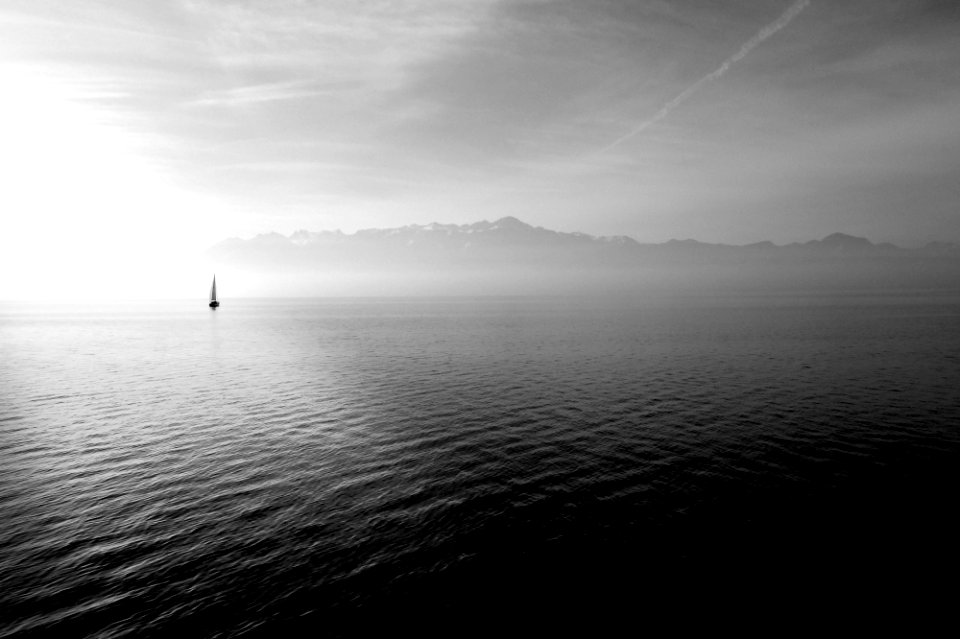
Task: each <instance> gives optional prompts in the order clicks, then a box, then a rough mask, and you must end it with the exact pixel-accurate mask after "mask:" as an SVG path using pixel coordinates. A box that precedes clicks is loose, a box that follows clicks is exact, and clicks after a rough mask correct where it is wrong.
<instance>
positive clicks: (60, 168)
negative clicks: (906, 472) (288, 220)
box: [0, 66, 222, 300]
mask: <svg viewBox="0 0 960 639" xmlns="http://www.w3.org/2000/svg"><path fill="white" fill-rule="evenodd" d="M0 83H2V85H3V86H4V87H5V88H6V99H5V100H3V101H0V139H2V140H3V144H2V145H0V172H2V175H3V176H4V187H3V188H2V189H0V210H3V211H4V232H3V234H2V236H0V269H2V272H3V273H4V275H3V278H2V279H0V299H31V300H47V299H55V300H71V299H131V298H155V297H178V296H179V297H183V296H186V295H190V294H191V287H192V288H195V289H196V291H197V292H198V293H200V292H201V291H202V290H203V287H204V284H203V281H204V280H206V279H207V278H208V273H209V270H210V268H211V265H210V264H209V263H207V262H206V261H205V260H204V259H203V258H202V250H203V249H204V248H206V247H207V246H209V245H210V244H211V243H213V242H214V241H216V240H217V239H220V237H221V236H222V233H218V232H217V230H216V227H215V225H214V223H213V222H214V220H213V219H212V217H211V216H210V215H209V211H207V215H204V216H197V215H195V209H196V208H197V207H198V206H200V205H201V202H202V200H201V198H198V197H193V198H191V197H189V196H188V195H186V194H185V193H183V192H182V191H180V190H178V189H176V188H174V187H172V186H170V184H169V183H168V181H167V180H166V179H165V178H164V176H163V175H162V174H161V173H160V172H159V171H158V170H157V169H156V168H155V167H151V166H150V165H149V164H148V163H147V162H145V161H144V160H143V158H142V157H141V156H140V155H139V153H138V152H137V149H136V146H135V144H134V141H135V140H134V139H133V136H132V135H130V134H129V133H128V132H126V131H123V130H122V129H119V128H118V127H115V126H111V125H110V123H109V122H108V121H106V120H105V118H104V117H102V116H101V114H100V113H98V111H97V110H96V109H94V108H92V107H91V106H90V105H89V104H87V103H85V102H84V101H83V100H82V96H81V95H71V94H70V93H69V92H68V91H66V90H65V89H64V87H63V85H62V84H58V83H56V82H54V81H51V80H49V79H45V78H43V77H38V76H37V75H35V74H28V73H24V72H23V71H21V70H19V69H17V68H16V67H12V66H4V67H0Z"/></svg>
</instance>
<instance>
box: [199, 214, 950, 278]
mask: <svg viewBox="0 0 960 639" xmlns="http://www.w3.org/2000/svg"><path fill="white" fill-rule="evenodd" d="M208 253H209V255H210V257H212V258H213V259H214V260H215V261H216V262H217V263H218V264H220V265H221V266H220V267H218V268H228V269H230V268H232V269H241V270H247V271H249V272H255V273H257V274H258V275H259V277H260V278H261V279H262V278H265V277H267V276H269V275H273V276H274V277H275V278H280V279H282V280H283V281H285V282H286V283H287V284H290V283H291V282H294V281H296V280H299V284H297V285H295V286H293V290H292V291H287V292H297V291H300V290H302V292H304V293H310V292H330V291H329V289H330V288H331V287H332V288H333V289H337V284H336V283H337V282H338V281H339V282H341V283H343V284H346V285H348V286H351V285H356V284H358V283H360V284H366V285H370V284H374V283H379V284H380V286H374V289H378V288H379V289H382V290H374V291H371V292H372V293H375V294H379V293H388V292H391V291H394V290H399V292H403V293H414V292H421V289H423V290H422V292H427V293H448V292H457V293H465V294H468V293H469V294H472V293H505V294H510V293H532V292H544V293H558V292H566V291H573V290H580V291H582V290H597V289H598V287H599V288H600V289H606V290H622V289H624V288H625V287H626V288H636V287H638V286H640V287H644V288H650V287H654V288H678V287H679V288H690V287H694V288H702V287H717V286H720V287H733V288H747V289H752V288H756V287H764V288H765V287H777V288H781V289H784V288H785V289H790V290H795V289H809V288H824V287H826V288H838V287H839V288H863V287H868V288H871V289H877V288H953V287H957V286H960V284H958V283H960V245H957V244H952V243H944V242H934V243H930V244H928V245H926V246H924V247H922V248H917V249H906V248H900V247H897V246H894V245H892V244H887V243H882V244H875V243H873V242H871V241H870V240H868V239H866V238H862V237H855V236H852V235H846V234H843V233H834V234H832V235H828V236H826V237H824V238H823V239H820V240H812V241H809V242H804V243H793V244H787V245H776V244H774V243H772V242H757V243H753V244H747V245H742V246H735V245H727V244H710V243H704V242H698V241H696V240H689V239H688V240H670V241H668V242H664V243H661V244H642V243H639V242H637V241H636V240H634V239H632V238H630V237H626V236H613V237H595V236H591V235H587V234H585V233H564V232H559V231H553V230H549V229H545V228H542V227H535V226H531V225H529V224H526V223H524V222H522V221H520V220H518V219H516V218H514V217H503V218H500V219H498V220H495V221H493V222H488V221H482V222H476V223H474V224H463V225H457V224H438V223H433V224H424V225H408V226H403V227H398V228H389V229H365V230H360V231H357V232H355V233H352V234H347V233H343V232H341V231H320V232H310V231H305V230H302V231H297V232H295V233H293V234H291V235H289V236H284V235H281V234H279V233H267V234H262V235H258V236H256V237H253V238H251V239H247V240H244V239H237V238H233V239H229V240H225V241H223V242H220V243H219V244H217V245H215V246H213V247H211V249H210V250H209V252H208ZM318 287H319V289H322V290H319V289H318ZM385 287H386V288H385ZM288 288H289V287H288ZM364 288H365V287H364ZM347 290H352V289H349V288H348V289H347ZM334 292H345V291H339V290H335V291H334Z"/></svg>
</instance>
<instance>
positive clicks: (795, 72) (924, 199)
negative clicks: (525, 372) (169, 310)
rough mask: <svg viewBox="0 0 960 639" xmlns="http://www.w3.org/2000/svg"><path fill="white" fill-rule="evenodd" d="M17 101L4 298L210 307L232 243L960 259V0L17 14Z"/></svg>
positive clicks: (10, 105) (235, 5) (0, 129)
mask: <svg viewBox="0 0 960 639" xmlns="http://www.w3.org/2000/svg"><path fill="white" fill-rule="evenodd" d="M785 16H786V18H785ZM771 26H772V28H771ZM765 28H766V31H764V29H765ZM743 52H745V53H743ZM741 53H743V54H742V55H741ZM718 71H719V72H718ZM0 87H2V91H3V96H2V97H3V99H2V100H0V142H2V143H0V178H2V184H0V216H2V228H0V273H2V275H0V298H10V297H46V296H58V297H70V296H76V297H84V298H88V297H90V296H91V295H101V296H108V297H109V296H112V295H113V294H114V292H115V291H116V290H117V289H118V288H120V287H123V288H124V289H125V290H128V291H129V290H134V288H133V287H134V286H135V285H136V286H137V289H136V290H145V291H146V292H145V293H144V295H145V296H155V295H163V294H171V295H175V294H184V295H191V294H193V293H194V289H196V288H197V284H195V281H196V280H197V279H198V271H199V272H201V273H203V276H202V277H199V279H202V280H204V282H203V283H202V285H200V286H199V288H201V289H205V287H206V280H207V277H206V271H205V270H204V269H206V268H207V266H208V265H206V264H204V262H203V260H202V257H200V256H201V254H202V249H203V248H205V247H206V246H209V245H210V244H213V243H214V242H216V241H218V240H220V239H223V238H226V237H230V236H249V235H252V234H254V233H258V232H265V231H272V230H276V231H280V232H283V233H289V232H291V231H293V230H296V229H299V228H306V229H309V230H323V229H333V228H341V229H344V230H346V231H352V230H355V229H358V228H365V227H389V226H401V225H405V224H410V223H427V222H432V221H439V222H456V223H468V222H474V221H477V220H480V219H495V218H499V217H501V216H504V215H514V216H516V217H518V218H520V219H522V220H524V221H526V222H528V223H531V224H535V225H542V226H546V227H548V228H554V229H558V230H564V231H583V232H587V233H592V234H598V235H601V234H624V235H630V236H632V237H634V238H636V239H638V240H639V241H650V242H659V241H665V240H667V239H670V238H674V237H677V238H685V237H694V238H697V239H700V240H703V241H713V242H729V243H735V244H742V243H748V242H753V241H759V240H764V239H770V240H773V241H775V242H778V243H785V242H791V241H805V240H808V239H813V238H818V237H823V236H824V235H827V234H829V233H832V232H834V231H841V232H846V233H851V234H855V235H862V236H866V237H869V238H870V239H872V240H874V241H892V242H895V243H898V244H902V245H916V244H921V243H924V242H926V241H930V240H948V241H960V210H958V206H957V201H958V193H960V187H958V184H960V3H956V2H953V1H943V2H932V1H931V2H921V1H906V0H904V1H902V2H897V1H889V0H848V1H845V2H832V1H831V2H827V1H825V0H811V1H810V2H809V3H803V2H799V3H797V2H790V1H786V0H739V1H735V0H731V1H727V2H722V3H720V2H713V1H708V0H682V1H675V2H668V1H665V0H664V1H659V0H649V1H645V2H626V1H615V0H609V1H603V0H593V1H590V2H587V1H580V2H577V1H571V2H561V1H550V0H530V1H513V0H503V1H496V0H484V1H480V0H469V1H468V0H464V1H462V2H458V1H453V0H447V1H443V0H432V1H425V0H422V1H416V0H413V1H403V0H395V1H392V2H386V3H384V2H362V1H354V0H329V1H320V2H299V1H293V0H291V1H289V2H287V1H283V0H263V1H249V2H227V1H207V0H182V1H177V2H129V1H122V0H116V1H109V2H108V1H94V0H86V1H77V2H57V1H49V0H48V1H45V0H30V1H22V2H21V1H14V0H0ZM127 287H129V288H127Z"/></svg>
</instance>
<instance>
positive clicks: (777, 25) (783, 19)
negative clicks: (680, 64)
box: [597, 0, 810, 153]
mask: <svg viewBox="0 0 960 639" xmlns="http://www.w3.org/2000/svg"><path fill="white" fill-rule="evenodd" d="M808 4H810V0H797V2H794V3H793V4H792V5H790V8H789V9H787V10H786V11H784V12H783V15H781V16H780V17H779V18H777V19H776V20H774V21H773V22H771V23H770V24H768V25H767V26H765V27H764V28H762V29H760V31H759V32H758V33H757V35H755V36H753V37H752V38H750V39H749V40H747V41H746V42H745V43H743V46H741V47H740V50H739V51H737V52H736V53H734V54H733V55H732V56H730V57H729V58H727V59H726V60H724V61H723V64H721V65H720V66H719V67H718V68H717V69H716V70H715V71H713V72H711V73H708V74H707V75H705V76H703V77H702V78H700V79H699V80H697V81H696V82H694V83H693V84H691V85H690V86H688V87H687V88H686V89H684V90H683V92H681V93H680V95H678V96H677V97H675V98H674V99H672V100H670V101H669V102H667V103H666V104H665V105H663V108H661V109H660V110H659V111H657V112H656V113H655V114H654V115H653V117H651V118H650V119H648V120H645V121H644V122H642V123H641V124H639V125H638V126H637V127H636V128H634V129H633V130H632V131H630V132H629V133H627V134H626V135H622V136H620V137H619V138H617V139H616V140H614V141H613V142H611V143H610V144H608V145H607V146H605V147H603V148H602V149H600V150H599V151H597V153H603V152H604V151H609V150H610V149H612V148H614V147H616V146H619V145H620V144H623V143H624V142H626V141H627V140H629V139H630V138H632V137H634V136H637V135H640V134H641V133H643V132H644V131H646V130H647V129H649V128H650V127H651V126H653V125H654V124H656V123H657V122H659V121H660V120H662V119H664V118H665V117H667V116H668V115H670V112H671V111H673V110H674V109H675V108H677V106H679V105H680V104H681V103H682V102H684V101H685V100H686V99H687V98H689V97H690V96H691V95H693V94H694V93H696V92H697V90H699V89H700V87H701V86H703V85H704V84H706V83H707V82H711V81H713V80H716V79H717V78H719V77H720V76H722V75H723V74H724V73H726V72H727V70H728V69H729V68H730V67H732V66H733V65H734V64H736V63H737V62H739V61H740V60H742V59H743V58H745V57H746V56H747V54H748V53H750V52H751V51H753V49H754V48H756V46H757V45H758V44H760V43H761V42H763V41H764V40H766V39H767V38H769V37H770V36H772V35H773V34H775V33H776V32H777V31H779V30H780V29H782V28H784V27H785V26H787V25H788V24H790V21H791V20H793V19H794V18H796V17H797V15H798V14H799V13H800V12H801V11H803V10H804V9H805V8H806V7H807V5H808Z"/></svg>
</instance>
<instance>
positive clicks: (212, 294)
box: [210, 275, 217, 302]
mask: <svg viewBox="0 0 960 639" xmlns="http://www.w3.org/2000/svg"><path fill="white" fill-rule="evenodd" d="M210 301H211V302H216V301H217V276H216V275H214V276H213V286H211V287H210Z"/></svg>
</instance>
